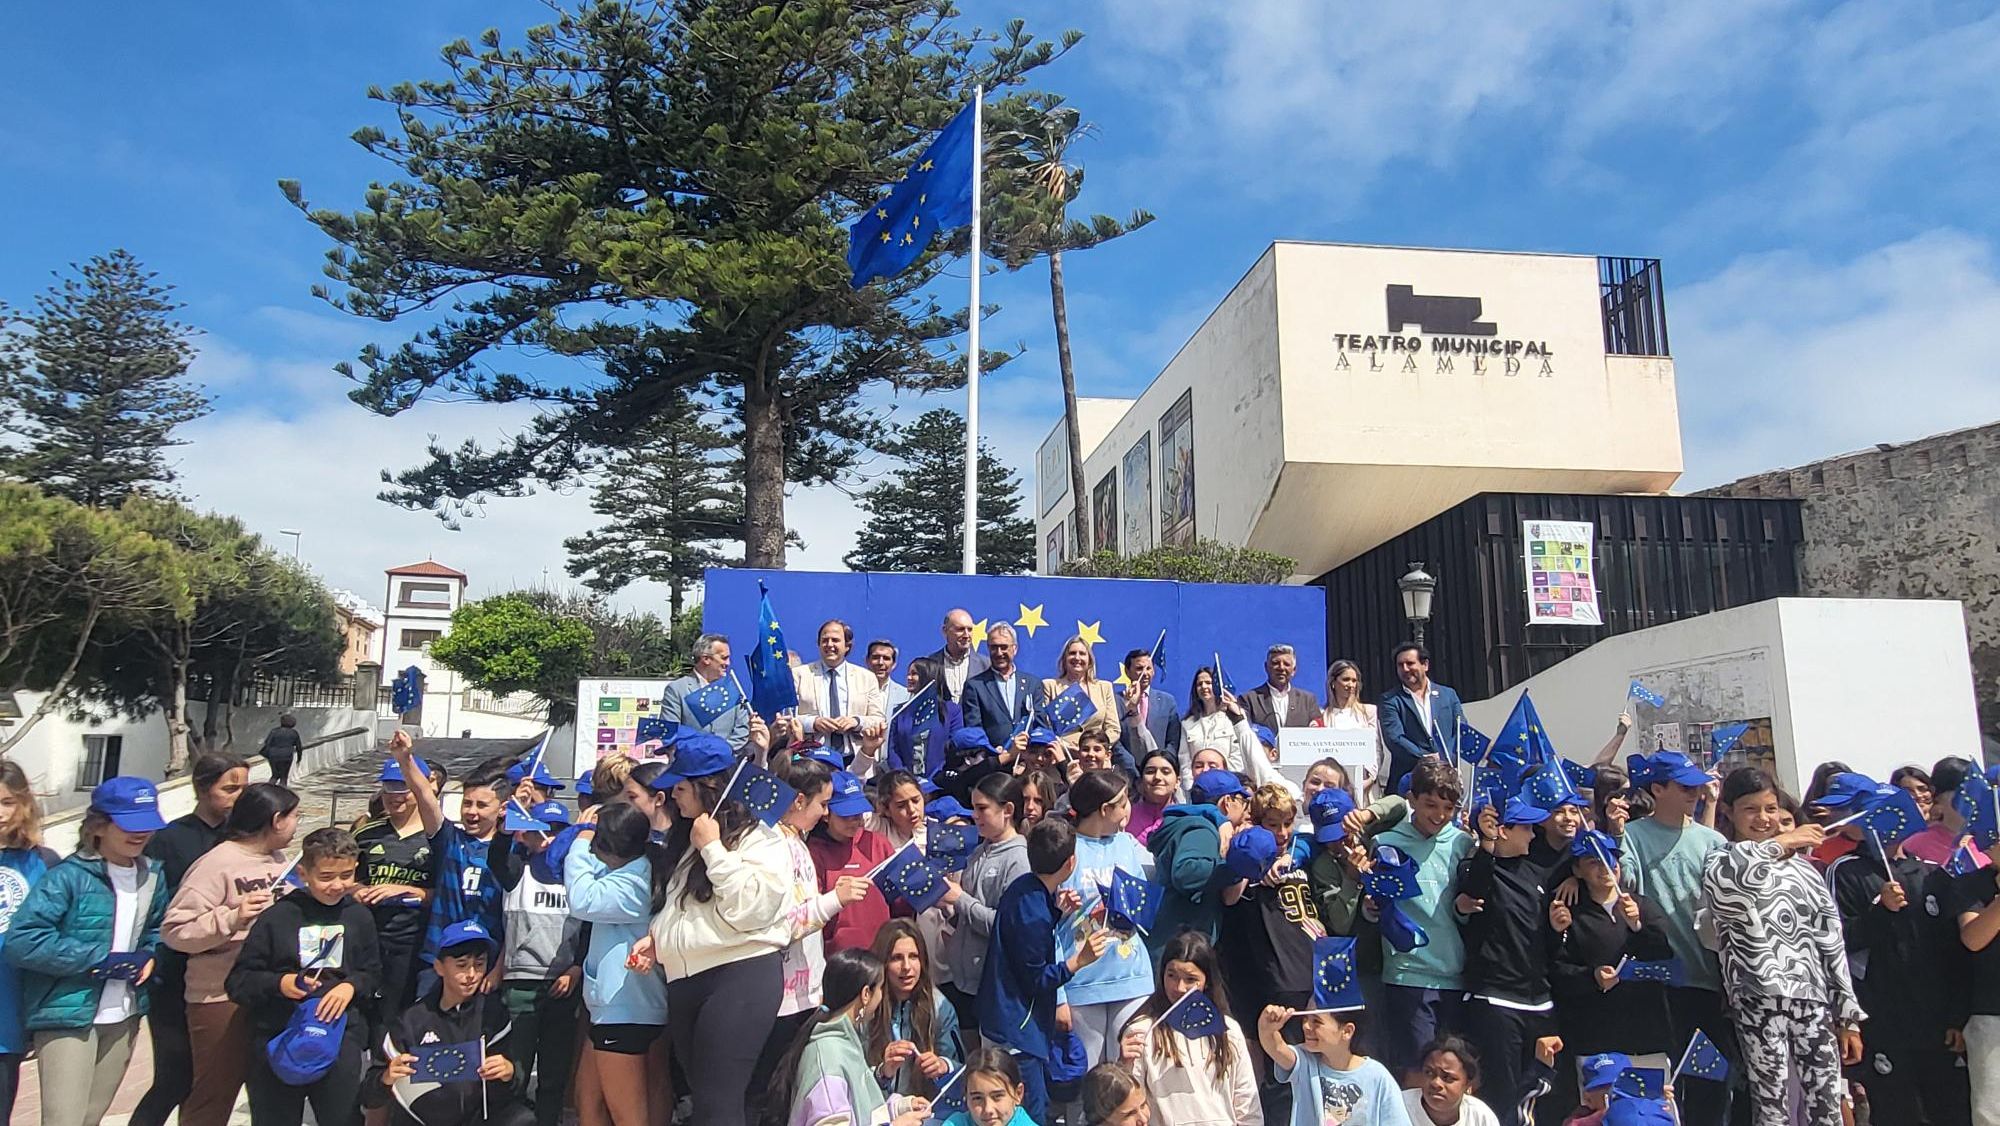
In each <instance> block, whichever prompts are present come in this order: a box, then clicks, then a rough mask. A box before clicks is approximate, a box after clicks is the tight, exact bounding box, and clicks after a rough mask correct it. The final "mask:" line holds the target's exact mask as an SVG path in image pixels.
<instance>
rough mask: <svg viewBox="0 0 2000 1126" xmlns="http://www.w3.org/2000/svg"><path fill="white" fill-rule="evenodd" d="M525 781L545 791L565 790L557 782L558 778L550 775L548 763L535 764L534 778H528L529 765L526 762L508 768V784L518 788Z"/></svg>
mask: <svg viewBox="0 0 2000 1126" xmlns="http://www.w3.org/2000/svg"><path fill="white" fill-rule="evenodd" d="M524 781H527V782H533V783H534V784H535V785H537V786H540V787H541V788H542V789H544V790H560V789H562V788H563V784H562V783H561V782H558V781H556V776H555V775H553V774H550V773H549V764H548V763H546V762H538V763H536V764H535V776H534V777H533V778H530V777H528V763H527V761H526V760H523V761H521V762H517V763H515V764H514V765H512V766H510V767H508V768H507V782H508V784H509V785H513V786H518V785H520V784H521V783H522V782H524Z"/></svg>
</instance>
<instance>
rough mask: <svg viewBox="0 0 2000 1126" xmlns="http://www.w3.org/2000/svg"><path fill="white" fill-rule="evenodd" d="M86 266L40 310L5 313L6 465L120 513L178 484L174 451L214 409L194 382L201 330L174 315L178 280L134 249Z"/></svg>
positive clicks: (1, 398)
mask: <svg viewBox="0 0 2000 1126" xmlns="http://www.w3.org/2000/svg"><path fill="white" fill-rule="evenodd" d="M72 269H77V268H76V267H74V266H73V267H72ZM78 273H79V274H80V276H79V277H68V278H63V279H61V281H60V282H59V283H58V284H57V285H55V286H53V287H51V288H50V289H48V290H47V291H45V292H44V293H43V294H42V295H41V296H40V297H38V298H36V300H35V309H36V311H35V312H34V314H33V315H30V316H24V317H17V318H7V317H5V316H4V315H0V326H4V327H0V431H4V432H5V433H7V434H9V435H11V436H12V437H13V438H14V439H15V443H14V445H15V448H13V449H9V450H0V472H5V473H6V474H7V475H9V476H12V477H16V478H19V479H21V480H25V481H29V482H32V483H34V484H36V485H40V486H41V487H42V488H43V489H44V490H46V491H48V492H49V493H52V494H54V495H56V496H61V497H66V498H68V499H70V500H73V501H75V502H77V503H78V504H83V505H87V506H89V507H91V508H113V507H116V506H117V505H119V504H120V503H122V502H123V501H124V499H125V498H126V497H127V496H130V495H131V494H133V493H135V492H165V491H166V490H165V489H164V486H166V485H168V484H171V483H172V482H173V480H174V469H173V466H172V465H170V464H168V462H167V459H166V451H167V450H168V449H170V448H172V447H174V446H178V445H184V444H185V443H184V442H183V441H181V440H178V439H176V438H175V437H174V429H175V428H176V427H178V426H181V425H182V424H184V423H188V422H192V421H194V420H195V419H197V418H200V417H201V416H202V415H204V414H207V413H208V399H207V397H206V396H204V395H203V394H202V392H201V389H200V388H199V387H198V386H195V385H192V384H190V383H188V382H186V380H185V378H184V377H185V376H186V374H187V369H188V364H189V363H190V362H192V361H193V359H194V346H193V344H192V343H191V342H190V341H191V338H192V337H193V335H194V330H193V329H191V328H189V327H188V326H187V325H184V324H181V323H180V322H178V321H176V320H174V319H173V314H174V313H175V312H176V311H177V310H179V309H180V308H181V305H180V303H179V302H176V301H174V300H173V287H171V286H164V285H159V284H157V283H156V282H155V278H156V277H157V275H155V274H152V273H150V272H148V271H147V270H146V269H145V268H144V267H143V266H141V265H140V264H139V260H138V259H136V258H134V257H133V256H132V255H131V254H129V253H127V252H126V251H123V250H115V251H112V252H111V254H110V256H109V257H98V258H93V259H91V260H90V261H89V262H88V263H86V264H85V265H84V266H82V267H81V268H80V269H79V270H78ZM0 313H4V311H0Z"/></svg>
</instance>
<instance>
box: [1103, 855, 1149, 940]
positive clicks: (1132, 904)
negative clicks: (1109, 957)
mask: <svg viewBox="0 0 2000 1126" xmlns="http://www.w3.org/2000/svg"><path fill="white" fill-rule="evenodd" d="M1162 890H1164V889H1162V888H1161V887H1160V885H1159V884H1154V883H1147V882H1146V881H1145V880H1143V879H1140V878H1139V877H1138V876H1135V875H1133V874H1132V873H1130V872H1127V871H1126V870H1125V869H1123V868H1116V869H1113V870H1112V872H1111V887H1110V888H1109V889H1108V892H1107V894H1106V895H1105V896H1104V913H1105V917H1106V921H1107V922H1109V923H1110V925H1111V927H1112V929H1113V930H1119V931H1124V932H1126V933H1128V934H1130V933H1132V932H1134V931H1137V932H1138V933H1140V934H1147V933H1149V932H1150V931H1151V930H1152V928H1153V916H1154V915H1155V914H1157V913H1158V912H1159V910H1160V893H1161V891H1162Z"/></svg>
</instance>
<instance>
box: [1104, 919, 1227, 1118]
mask: <svg viewBox="0 0 2000 1126" xmlns="http://www.w3.org/2000/svg"><path fill="white" fill-rule="evenodd" d="M1169 962H1186V963H1187V964H1189V965H1191V966H1193V967H1194V968H1195V969H1198V970H1200V971H1201V976H1202V977H1203V978H1204V979H1206V981H1207V983H1208V985H1207V988H1205V989H1203V990H1202V992H1203V993H1206V994H1208V999H1209V1000H1210V1001H1212V1002H1214V1004H1215V1011H1216V1012H1219V1013H1226V1012H1228V1011H1229V987H1228V985H1226V984H1225V983H1224V982H1223V980H1222V960H1221V959H1220V958H1218V957H1216V954H1215V947H1214V946H1213V945H1211V944H1210V943H1209V941H1208V936H1207V935H1205V934H1202V933H1201V932H1200V931H1181V932H1180V933H1179V934H1176V935H1174V937H1172V938H1170V939H1168V940H1167V945H1166V947H1165V948H1164V949H1163V950H1161V951H1160V961H1159V966H1158V968H1157V969H1155V970H1154V971H1153V995H1152V996H1151V997H1148V998H1147V999H1146V1004H1145V1005H1144V1007H1142V1008H1141V1009H1140V1010H1139V1011H1138V1012H1137V1013H1135V1014H1133V1017H1132V1020H1146V1021H1149V1022H1151V1023H1152V1025H1153V1052H1154V1054H1156V1055H1158V1056H1159V1057H1160V1058H1161V1059H1163V1060H1168V1061H1171V1062H1172V1063H1173V1065H1174V1066H1175V1067H1180V1066H1183V1065H1184V1064H1185V1063H1186V1062H1187V1061H1185V1060H1183V1059H1181V1044H1180V1042H1181V1041H1182V1040H1183V1039H1185V1038H1184V1037H1182V1036H1181V1035H1180V1034H1179V1033H1174V1034H1172V1035H1166V1033H1167V1032H1170V1031H1171V1030H1170V1029H1164V1028H1162V1026H1161V1025H1160V1017H1161V1016H1163V1015H1164V1014H1165V1013H1166V1011H1167V1010H1168V1009H1170V1008H1172V1007H1173V1004H1174V999H1173V998H1172V997H1169V996H1167V964H1168V963H1169ZM1126 1024H1127V1025H1128V1026H1129V1025H1130V1024H1131V1021H1127V1022H1126ZM1119 1034H1120V1035H1121V1036H1122V1035H1123V1034H1124V1029H1120V1030H1119ZM1209 1039H1210V1040H1211V1041H1213V1050H1214V1053H1215V1054H1214V1056H1213V1057H1212V1058H1211V1060H1210V1061H1209V1062H1210V1066H1211V1069H1212V1070H1213V1071H1214V1072H1215V1081H1216V1082H1218V1083H1221V1082H1224V1081H1226V1080H1227V1078H1228V1076H1229V1067H1230V1065H1231V1064H1232V1063H1234V1062H1235V1053H1234V1050H1233V1049H1232V1048H1230V1046H1229V1037H1227V1036H1211V1037H1209Z"/></svg>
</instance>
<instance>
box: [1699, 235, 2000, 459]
mask: <svg viewBox="0 0 2000 1126" xmlns="http://www.w3.org/2000/svg"><path fill="white" fill-rule="evenodd" d="M1668 321H1669V324H1670V325H1671V327H1672V332H1673V346H1674V365H1675V369H1676V371H1677V372H1678V375H1679V381H1680V402H1681V415H1682V422H1683V427H1682V431H1683V435H1684V438H1683V440H1684V443H1685V445H1686V452H1687V474H1686V476H1685V477H1684V478H1683V479H1682V483H1681V484H1682V487H1683V488H1687V489H1695V488H1701V487H1705V486H1708V485H1714V484H1718V483H1720V482H1723V481H1728V480H1731V479H1733V478H1736V477H1739V476H1743V475H1746V474H1751V473H1757V472H1761V471H1763V470H1767V469H1775V468H1778V467H1781V466H1791V465H1799V464H1802V463H1804V462H1809V461H1814V460H1818V459H1820V458H1824V457H1830V456H1833V455H1835V454H1840V453H1846V452H1849V451H1852V450H1858V449H1865V448H1867V447H1869V446H1871V445H1873V444H1874V443H1876V442H1901V441H1908V440H1910V439H1912V438H1918V437H1922V436H1924V435H1926V434H1932V433H1936V432H1938V431H1943V430H1951V429H1955V428H1958V427H1962V426H1971V425H1978V424H1983V423H1987V422H1991V421H1994V420H1995V419H2000V358H1996V356H1995V354H1994V353H1993V351H1992V350H1991V349H1990V348H1989V347H1988V346H1987V344H1988V340H1989V339H1990V337H1991V335H1992V326H1993V325H1995V324H2000V264H1996V261H1995V254H1994V247H1993V246H1992V244H1991V243H1989V242H1987V241H1986V240H1984V239H1980V238H1977V237H1974V236H1972V235H1969V234H1966V233H1964V232H1961V231H1955V230H1949V229H1941V230H1934V231H1930V232H1927V233H1925V234H1923V235H1921V236H1918V237H1916V238H1911V239H1907V240H1904V241H1901V242H1896V243H1892V244H1889V245H1886V246H1882V247H1879V248H1877V249H1874V250H1871V251H1868V252H1866V253H1864V254H1861V255H1858V256H1856V257H1853V258H1851V259H1847V260H1845V261H1826V260H1824V259H1821V258H1816V257H1814V256H1812V255H1808V254H1803V253H1797V252H1782V253H1775V254H1760V255H1752V256H1749V257H1746V258H1742V259H1739V260H1738V261H1736V262H1734V263H1732V264H1731V265H1730V266H1729V267H1728V268H1727V269H1725V270H1723V271H1722V272H1721V273H1720V274H1718V275H1717V276H1715V277H1714V278H1711V279H1709V280H1707V281H1703V282H1700V283H1697V284H1695V285H1691V286H1686V287H1683V288H1681V289H1678V290H1676V291H1675V292H1674V293H1673V294H1672V295H1671V298H1670V300H1669V304H1668Z"/></svg>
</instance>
